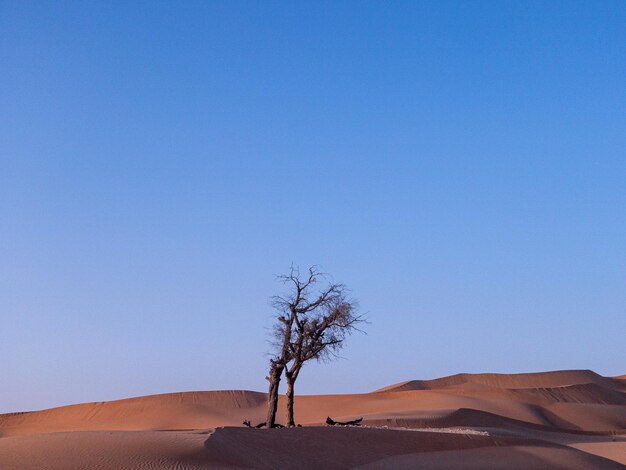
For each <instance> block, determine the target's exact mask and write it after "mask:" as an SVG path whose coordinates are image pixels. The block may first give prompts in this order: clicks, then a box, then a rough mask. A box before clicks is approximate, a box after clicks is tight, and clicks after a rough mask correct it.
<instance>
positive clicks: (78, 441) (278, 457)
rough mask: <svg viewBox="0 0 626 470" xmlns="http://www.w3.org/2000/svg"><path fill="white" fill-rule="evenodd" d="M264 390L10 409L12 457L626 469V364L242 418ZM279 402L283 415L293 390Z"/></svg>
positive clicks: (0, 444)
mask: <svg viewBox="0 0 626 470" xmlns="http://www.w3.org/2000/svg"><path fill="white" fill-rule="evenodd" d="M265 399H266V396H265V394H264V393H260V392H253V391H241V390H236V391H212V392H185V393H170V394H162V395H151V396H145V397H138V398H129V399H125V400H116V401H110V402H98V403H84V404H78V405H71V406H64V407H59V408H53V409H49V410H42V411H33V412H22V413H8V414H3V415H0V468H1V469H2V470H8V469H63V470H67V469H79V468H80V469H91V468H93V469H109V468H110V469H137V470H139V469H177V470H182V469H201V468H296V467H297V468H301V469H302V468H363V469H369V468H372V469H375V468H376V469H377V468H407V469H408V468H424V469H430V468H442V469H454V468H459V469H461V468H463V469H467V468H475V469H490V468H519V469H533V468H535V469H591V468H593V469H596V468H597V469H604V468H606V469H620V468H622V469H623V468H626V377H625V376H620V377H612V378H610V377H603V376H600V375H598V374H596V373H594V372H592V371H589V370H576V371H555V372H543V373H529V374H458V375H454V376H450V377H444V378H440V379H435V380H412V381H408V382H403V383H400V384H396V385H391V386H388V387H385V388H381V389H379V390H376V391H373V392H371V393H364V394H352V395H315V396H311V395H310V396H298V397H297V399H296V419H297V421H299V422H300V423H301V424H302V425H303V427H299V428H294V429H271V430H267V429H249V428H246V427H243V426H242V422H243V420H245V419H249V420H251V421H252V423H253V424H255V423H258V422H261V421H263V420H264V415H265ZM281 399H282V397H281ZM279 410H280V412H281V415H280V416H279V418H282V414H283V412H284V402H281V403H280V409H279ZM327 416H331V417H333V418H334V419H336V420H351V419H354V418H356V417H359V416H362V417H363V418H364V419H363V423H362V426H361V427H327V426H324V425H323V423H324V422H325V420H326V417H327ZM280 421H281V419H279V422H280Z"/></svg>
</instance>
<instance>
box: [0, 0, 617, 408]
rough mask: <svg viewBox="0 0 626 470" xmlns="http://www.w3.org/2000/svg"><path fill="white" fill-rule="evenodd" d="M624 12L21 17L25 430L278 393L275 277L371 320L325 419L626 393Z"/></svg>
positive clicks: (15, 223) (19, 218) (217, 7)
mask: <svg viewBox="0 0 626 470" xmlns="http://www.w3.org/2000/svg"><path fill="white" fill-rule="evenodd" d="M625 25H626V6H625V4H624V3H623V2H592V1H590V2H574V1H567V2H527V1H523V2H492V3H482V2H465V3H460V2H453V3H445V2H434V1H433V2H427V3H426V2H425V3H418V2H309V3H298V2H284V3H277V2H260V3H256V2H230V1H229V2H222V3H218V2H196V3H194V2H169V3H166V2H26V1H8V2H7V1H4V0H2V1H0V35H1V36H0V63H1V64H2V65H1V66H0V109H1V113H0V319H1V340H0V356H1V357H2V359H1V361H0V377H2V380H1V382H2V385H1V386H0V411H16V410H27V409H35V408H42V407H48V406H53V405H61V404H67V403H73V402H80V401H96V400H108V399H115V398H122V397H127V396H133V395H141V394H148V393H161V392H169V391H184V390H211V389H241V388H244V389H254V390H265V388H266V382H265V380H264V377H265V374H266V364H267V357H266V355H265V353H266V351H267V349H268V346H267V344H266V339H267V328H268V327H269V326H270V325H271V313H272V312H271V309H270V308H269V305H268V298H269V297H270V296H271V295H272V294H274V293H276V292H277V291H279V290H280V285H279V284H277V283H276V282H275V279H274V275H276V274H279V273H281V272H284V271H285V270H286V269H287V268H288V266H289V265H290V264H291V263H292V262H293V263H295V264H298V265H300V266H307V265H309V264H313V263H317V264H320V265H321V266H323V268H325V270H327V271H329V272H331V273H332V274H333V275H334V277H335V279H336V280H337V281H342V282H345V283H346V284H348V285H349V286H350V287H351V288H352V289H353V292H354V295H355V296H356V297H357V298H358V299H359V300H360V303H361V305H362V309H363V311H365V312H367V313H368V314H369V317H370V319H371V322H372V323H371V325H369V326H368V332H369V334H368V335H367V336H359V337H353V338H351V339H350V341H349V343H348V345H347V348H346V349H345V351H344V357H345V360H341V361H339V362H335V363H331V364H326V365H321V366H311V367H309V368H308V369H305V370H304V371H303V374H302V376H301V377H302V378H301V380H300V384H299V390H300V391H301V392H306V393H331V392H348V391H369V390H372V389H375V388H378V387H381V386H384V385H388V384H390V383H393V382H398V381H401V380H407V379H413V378H431V377H436V376H442V375H446V374H451V373H458V372H485V371H487V372H522V371H540V370H551V369H565V368H591V369H594V370H596V371H597V372H599V373H602V374H607V375H616V374H623V373H626V346H625V343H624V332H625V331H626V320H625V318H626V86H625V84H626V26H625Z"/></svg>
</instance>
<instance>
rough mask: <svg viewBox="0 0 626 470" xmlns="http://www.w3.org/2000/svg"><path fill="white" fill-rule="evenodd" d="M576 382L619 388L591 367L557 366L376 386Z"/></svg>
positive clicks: (421, 387) (425, 387) (395, 389)
mask: <svg viewBox="0 0 626 470" xmlns="http://www.w3.org/2000/svg"><path fill="white" fill-rule="evenodd" d="M578 384H597V385H600V386H603V387H606V388H618V389H623V386H622V384H619V383H616V382H615V381H614V380H612V379H611V378H609V377H602V376H601V375H599V374H596V373H595V372H593V371H591V370H561V371H553V372H535V373H529V374H457V375H450V376H448V377H442V378H440V379H433V380H410V381H408V382H401V383H399V384H395V385H389V386H388V387H384V388H381V389H379V390H376V392H392V391H393V392H400V391H406V390H437V389H446V388H481V387H491V388H509V389H510V388H546V387H563V386H567V385H578Z"/></svg>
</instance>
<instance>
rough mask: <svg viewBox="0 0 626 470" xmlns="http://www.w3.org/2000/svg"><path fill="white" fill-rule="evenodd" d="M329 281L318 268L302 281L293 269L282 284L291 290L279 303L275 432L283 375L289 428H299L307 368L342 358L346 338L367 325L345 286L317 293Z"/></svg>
mask: <svg viewBox="0 0 626 470" xmlns="http://www.w3.org/2000/svg"><path fill="white" fill-rule="evenodd" d="M323 278H324V274H323V273H321V272H320V271H319V270H318V269H317V267H315V266H313V267H311V268H309V270H308V274H307V276H305V277H301V276H300V273H299V271H298V270H297V269H294V268H293V267H292V268H291V270H290V273H289V274H287V275H285V276H281V277H280V279H282V280H283V282H285V283H286V284H290V288H291V292H290V294H289V295H287V296H276V297H274V298H273V302H272V304H273V306H274V308H275V309H276V310H277V312H278V316H277V320H278V322H277V323H276V325H275V327H274V341H273V345H274V347H275V348H276V350H277V351H278V353H277V354H276V355H275V357H274V358H272V359H271V360H270V373H269V375H268V377H267V379H268V380H269V382H270V387H269V396H268V415H267V426H268V427H273V426H274V425H275V420H276V410H277V406H278V386H279V384H280V378H281V375H282V372H283V371H284V372H285V378H286V380H287V425H288V426H295V420H294V410H293V408H294V387H295V382H296V380H297V379H298V376H299V374H300V371H301V370H302V366H303V365H304V364H305V363H306V362H307V361H309V360H311V359H316V360H325V359H331V358H334V357H336V355H337V352H338V351H339V350H340V349H341V348H342V347H343V344H344V340H345V338H346V337H347V336H348V335H349V334H351V333H352V332H354V331H355V330H358V328H357V325H358V324H359V323H362V322H363V321H364V320H363V318H362V316H360V315H358V314H357V313H356V302H355V301H353V300H351V299H349V298H348V296H347V289H346V287H345V286H344V285H343V284H332V283H331V284H328V285H327V286H326V287H325V288H322V289H315V284H316V283H317V282H319V281H320V280H321V279H323Z"/></svg>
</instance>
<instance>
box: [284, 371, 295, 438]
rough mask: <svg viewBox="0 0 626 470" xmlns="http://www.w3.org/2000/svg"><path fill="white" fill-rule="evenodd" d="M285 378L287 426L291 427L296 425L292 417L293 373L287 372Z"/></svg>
mask: <svg viewBox="0 0 626 470" xmlns="http://www.w3.org/2000/svg"><path fill="white" fill-rule="evenodd" d="M285 378H286V379H287V427H289V428H293V427H295V425H296V422H295V420H294V419H293V386H294V383H295V380H294V377H293V375H292V374H289V373H288V374H286V375H285Z"/></svg>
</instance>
